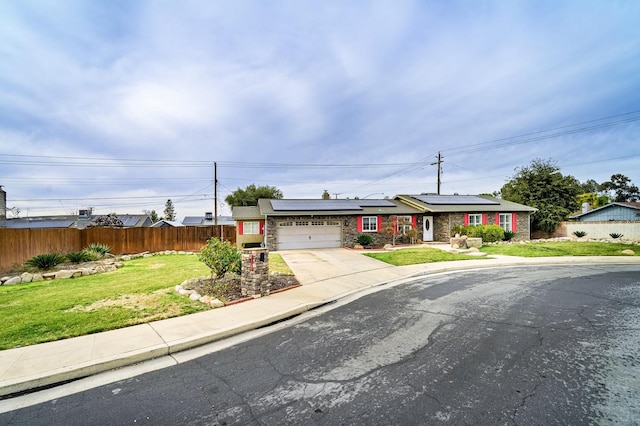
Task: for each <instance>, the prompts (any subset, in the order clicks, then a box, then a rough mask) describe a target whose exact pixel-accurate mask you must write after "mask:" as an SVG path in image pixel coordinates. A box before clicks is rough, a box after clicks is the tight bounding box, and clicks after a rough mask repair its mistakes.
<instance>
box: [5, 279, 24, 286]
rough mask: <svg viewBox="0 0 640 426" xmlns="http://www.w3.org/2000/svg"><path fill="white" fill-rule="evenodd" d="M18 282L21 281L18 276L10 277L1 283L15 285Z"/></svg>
mask: <svg viewBox="0 0 640 426" xmlns="http://www.w3.org/2000/svg"><path fill="white" fill-rule="evenodd" d="M20 283H22V280H21V279H20V277H11V278H9V279H8V280H6V281H5V282H3V283H2V285H16V284H20Z"/></svg>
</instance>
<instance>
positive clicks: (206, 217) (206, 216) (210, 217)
mask: <svg viewBox="0 0 640 426" xmlns="http://www.w3.org/2000/svg"><path fill="white" fill-rule="evenodd" d="M204 220H213V213H212V212H205V213H204Z"/></svg>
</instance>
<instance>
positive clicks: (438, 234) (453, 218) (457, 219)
mask: <svg viewBox="0 0 640 426" xmlns="http://www.w3.org/2000/svg"><path fill="white" fill-rule="evenodd" d="M473 213H476V212H473ZM477 213H482V212H477ZM433 221H434V228H435V229H434V236H433V238H434V240H435V241H444V242H448V241H449V238H450V237H451V235H450V230H451V229H452V228H453V227H454V226H456V225H464V213H441V214H438V215H434V218H433ZM487 225H497V224H496V213H495V212H489V213H487ZM530 226H531V225H530V223H529V213H526V212H519V213H516V236H515V237H514V238H513V239H514V240H529V239H531V234H530V229H531V228H530Z"/></svg>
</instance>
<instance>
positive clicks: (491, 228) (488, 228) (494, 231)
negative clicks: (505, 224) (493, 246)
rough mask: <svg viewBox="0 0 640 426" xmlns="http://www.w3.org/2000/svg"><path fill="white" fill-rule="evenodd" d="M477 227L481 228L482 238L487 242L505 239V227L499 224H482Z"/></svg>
mask: <svg viewBox="0 0 640 426" xmlns="http://www.w3.org/2000/svg"><path fill="white" fill-rule="evenodd" d="M476 228H481V231H480V232H481V235H480V236H481V238H482V241H483V242H485V243H495V242H496V241H502V240H503V239H504V229H502V227H501V226H498V225H480V226H477V227H476Z"/></svg>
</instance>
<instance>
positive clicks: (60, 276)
mask: <svg viewBox="0 0 640 426" xmlns="http://www.w3.org/2000/svg"><path fill="white" fill-rule="evenodd" d="M75 273H76V271H75V270H69V269H63V270H62V271H58V272H56V273H55V275H54V276H53V278H54V279H56V280H64V279H67V278H73V276H74V274H75Z"/></svg>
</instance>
